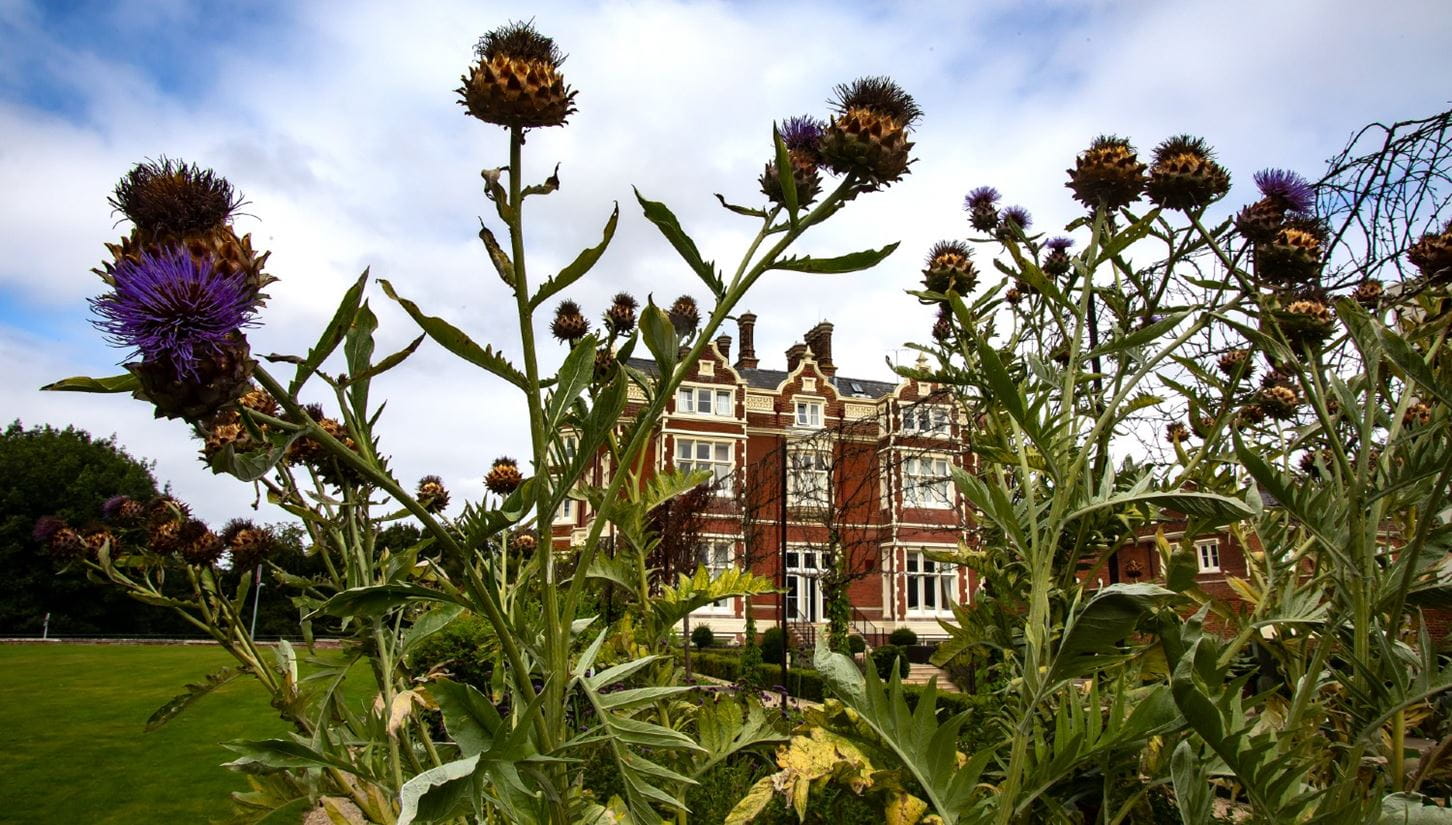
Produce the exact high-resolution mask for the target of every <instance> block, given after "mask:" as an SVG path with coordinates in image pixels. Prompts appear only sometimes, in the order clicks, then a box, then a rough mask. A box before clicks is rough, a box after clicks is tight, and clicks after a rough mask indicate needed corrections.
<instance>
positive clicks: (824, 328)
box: [802, 321, 837, 378]
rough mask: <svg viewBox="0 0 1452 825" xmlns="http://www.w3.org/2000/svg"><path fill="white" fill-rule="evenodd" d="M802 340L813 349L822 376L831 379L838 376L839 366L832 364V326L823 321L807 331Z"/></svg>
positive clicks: (813, 355)
mask: <svg viewBox="0 0 1452 825" xmlns="http://www.w3.org/2000/svg"><path fill="white" fill-rule="evenodd" d="M802 340H804V341H806V342H807V346H809V347H811V348H812V357H814V358H816V359H817V367H818V368H819V369H821V371H822V374H823V375H825V376H827V377H828V378H831V377H832V376H834V375H836V374H837V366H836V365H835V364H833V363H832V324H831V323H829V322H827V321H823V322H822V323H820V324H817V325H816V326H814V327H812V328H811V329H810V330H807V334H806V335H805V336H803V338H802Z"/></svg>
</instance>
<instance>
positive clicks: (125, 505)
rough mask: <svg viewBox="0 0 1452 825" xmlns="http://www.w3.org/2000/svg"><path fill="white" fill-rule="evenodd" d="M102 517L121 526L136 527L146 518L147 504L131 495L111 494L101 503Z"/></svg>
mask: <svg viewBox="0 0 1452 825" xmlns="http://www.w3.org/2000/svg"><path fill="white" fill-rule="evenodd" d="M101 518H104V519H106V520H107V521H109V522H112V523H113V524H116V525H118V526H120V527H135V526H137V525H139V524H140V523H141V521H142V519H144V518H146V505H144V504H142V503H141V502H139V501H137V500H136V499H134V498H131V497H130V496H111V497H110V498H108V499H106V502H105V503H104V504H102V505H101Z"/></svg>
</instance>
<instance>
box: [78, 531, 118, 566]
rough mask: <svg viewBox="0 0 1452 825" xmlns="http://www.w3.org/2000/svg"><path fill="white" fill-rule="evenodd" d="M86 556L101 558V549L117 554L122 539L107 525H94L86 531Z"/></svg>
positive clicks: (113, 554)
mask: <svg viewBox="0 0 1452 825" xmlns="http://www.w3.org/2000/svg"><path fill="white" fill-rule="evenodd" d="M85 542H86V557H87V558H90V559H96V558H100V556H101V551H102V550H105V551H106V552H107V553H108V554H110V555H112V556H115V555H116V550H117V548H118V546H119V544H120V540H118V539H117V538H116V534H115V533H112V532H111V531H110V530H109V529H107V528H105V527H93V528H91V529H90V530H87V531H86V533H85Z"/></svg>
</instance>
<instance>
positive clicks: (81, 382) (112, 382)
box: [40, 372, 141, 392]
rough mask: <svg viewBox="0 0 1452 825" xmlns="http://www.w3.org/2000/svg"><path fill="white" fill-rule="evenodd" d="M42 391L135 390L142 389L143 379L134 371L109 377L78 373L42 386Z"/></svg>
mask: <svg viewBox="0 0 1452 825" xmlns="http://www.w3.org/2000/svg"><path fill="white" fill-rule="evenodd" d="M40 389H41V391H42V392H135V391H136V390H139V389H141V381H140V380H139V379H137V377H136V376H135V375H133V374H132V373H129V372H128V373H126V374H125V375H112V376H110V377H109V378H88V377H87V376H84V375H77V376H75V377H73V378H62V379H61V380H59V381H53V382H51V383H49V384H46V385H45V386H44V387H41V388H40Z"/></svg>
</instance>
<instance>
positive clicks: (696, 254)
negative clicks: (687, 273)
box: [635, 189, 726, 301]
mask: <svg viewBox="0 0 1452 825" xmlns="http://www.w3.org/2000/svg"><path fill="white" fill-rule="evenodd" d="M635 199H636V200H637V201H640V207H641V209H642V210H643V211H644V212H645V217H646V219H647V220H649V221H650V222H651V223H653V224H655V227H656V229H659V230H660V233H661V234H662V235H664V236H665V239H666V241H668V242H669V243H670V245H671V246H672V247H673V248H675V250H676V253H677V254H679V255H680V256H681V259H682V260H684V261H685V262H686V265H687V266H689V267H690V268H691V271H692V272H694V273H696V277H698V278H700V279H701V281H702V282H704V283H705V284H706V286H707V287H708V288H709V289H710V290H711V294H712V295H713V296H715V298H716V300H718V301H719V300H720V299H721V298H722V297H723V296H725V294H726V286H725V284H723V283H722V282H721V276H720V275H717V274H716V265H715V264H714V263H712V262H710V261H707V260H704V259H703V258H702V257H701V251H700V250H699V249H697V248H696V242H695V241H693V240H691V237H690V236H689V235H687V234H686V231H685V230H684V229H682V228H681V222H680V221H679V220H677V219H676V216H675V213H673V212H671V210H670V209H669V208H668V207H667V206H666V205H665V204H663V203H660V202H659V201H653V200H647V199H646V197H645V196H644V195H642V194H640V190H639V189H636V190H635Z"/></svg>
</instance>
